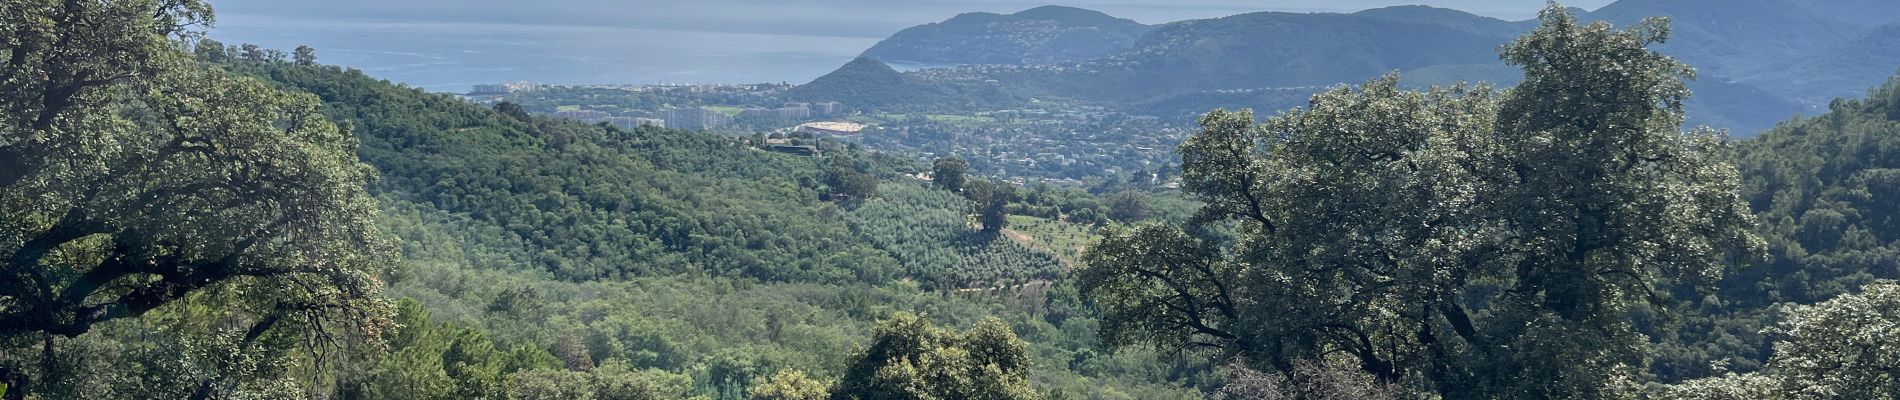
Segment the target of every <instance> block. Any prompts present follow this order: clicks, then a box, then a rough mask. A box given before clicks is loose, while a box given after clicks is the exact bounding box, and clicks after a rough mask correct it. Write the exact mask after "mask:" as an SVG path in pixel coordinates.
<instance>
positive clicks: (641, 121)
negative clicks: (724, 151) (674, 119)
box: [633, 118, 666, 128]
mask: <svg viewBox="0 0 1900 400" xmlns="http://www.w3.org/2000/svg"><path fill="white" fill-rule="evenodd" d="M633 125H634V126H635V127H641V126H651V127H654V128H665V127H666V120H664V119H659V118H634V119H633Z"/></svg>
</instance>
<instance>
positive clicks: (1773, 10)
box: [1587, 0, 1885, 87]
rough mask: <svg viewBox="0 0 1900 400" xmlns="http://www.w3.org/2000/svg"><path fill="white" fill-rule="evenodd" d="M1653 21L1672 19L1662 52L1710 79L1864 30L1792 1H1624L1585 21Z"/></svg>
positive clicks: (1622, 23)
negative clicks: (1656, 18)
mask: <svg viewBox="0 0 1900 400" xmlns="http://www.w3.org/2000/svg"><path fill="white" fill-rule="evenodd" d="M1650 17H1668V18H1669V26H1670V32H1671V35H1670V40H1669V42H1668V43H1665V44H1663V45H1661V46H1658V47H1657V49H1658V50H1661V51H1662V52H1663V53H1666V54H1669V55H1671V56H1674V57H1676V58H1677V59H1681V60H1683V61H1687V62H1689V63H1690V64H1691V65H1694V66H1695V67H1696V68H1698V69H1700V70H1702V71H1703V72H1704V73H1705V74H1707V75H1710V76H1734V75H1737V74H1738V73H1741V72H1744V71H1750V70H1755V69H1759V68H1763V67H1766V66H1768V65H1770V64H1774V63H1776V62H1777V61H1782V60H1792V59H1795V58H1797V57H1801V56H1803V55H1805V54H1807V53H1808V52H1810V51H1813V50H1814V49H1819V48H1826V47H1829V46H1832V45H1835V44H1838V43H1842V42H1846V41H1848V40H1853V39H1854V38H1855V37H1858V36H1860V35H1861V34H1862V33H1863V29H1864V28H1862V27H1859V26H1855V25H1852V24H1847V23H1842V22H1841V21H1839V20H1837V19H1834V18H1832V17H1829V16H1828V15H1823V14H1821V13H1818V12H1815V11H1813V9H1811V8H1809V7H1808V6H1805V5H1803V4H1801V3H1800V2H1797V1H1794V0H1724V1H1721V2H1706V1H1690V0H1621V1H1618V2H1616V3H1611V4H1610V5H1607V6H1604V7H1603V8H1601V9H1598V10H1596V11H1594V12H1591V13H1590V14H1589V15H1588V16H1587V18H1589V19H1591V20H1602V21H1610V22H1613V23H1615V24H1616V25H1618V26H1635V25H1636V24H1637V23H1640V22H1642V20H1643V19H1645V18H1650ZM1884 75H1885V74H1882V76H1881V78H1884V77H1885V76H1884ZM1863 87H1864V86H1863Z"/></svg>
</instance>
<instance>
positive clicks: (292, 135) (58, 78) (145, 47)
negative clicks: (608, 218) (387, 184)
mask: <svg viewBox="0 0 1900 400" xmlns="http://www.w3.org/2000/svg"><path fill="white" fill-rule="evenodd" d="M5 6H6V9H7V11H8V12H6V13H4V14H0V15H4V17H0V18H8V19H9V21H8V26H9V29H16V33H18V34H17V35H14V36H12V38H11V39H9V40H8V41H6V42H4V43H5V48H4V49H0V50H3V51H4V52H5V53H7V54H9V55H8V56H7V57H8V58H7V59H6V62H7V63H9V67H8V68H6V69H5V70H4V71H3V72H0V74H4V79H3V80H0V90H4V92H0V109H3V111H0V115H4V117H0V118H5V122H6V124H5V126H4V127H3V128H0V129H4V132H0V163H3V164H5V165H6V168H0V170H4V171H5V173H4V174H0V175H5V176H0V188H4V190H0V276H4V282H5V283H4V284H0V339H6V341H7V342H12V343H17V341H16V340H18V339H21V338H36V337H38V338H45V339H44V340H45V342H46V343H48V344H49V345H48V346H46V348H47V349H49V350H48V352H50V349H51V348H52V347H51V346H50V343H52V342H51V340H52V337H55V336H57V337H75V336H79V335H83V334H85V333H87V332H88V331H90V330H92V328H93V327H94V326H96V325H98V324H100V323H103V322H107V321H112V320H115V319H122V318H135V317H138V316H140V315H143V314H145V313H146V312H148V311H151V310H153V309H155V308H158V307H161V306H164V305H166V304H169V303H171V302H173V301H175V300H179V299H182V298H185V297H187V296H190V295H193V294H195V293H200V292H204V291H207V290H210V289H213V288H225V289H232V290H233V291H235V292H238V293H243V294H244V295H243V296H241V299H242V301H239V302H237V304H229V306H231V307H235V308H239V309H243V310H247V311H249V312H248V314H249V315H251V316H252V317H253V318H249V319H248V320H247V321H244V322H245V323H249V324H250V326H249V327H248V328H247V329H246V330H247V331H248V332H247V333H246V334H245V336H246V337H247V339H255V338H257V337H259V336H260V335H262V334H264V333H266V332H273V331H276V330H283V329H284V328H286V327H314V326H318V325H324V326H329V327H351V328H355V329H351V330H350V331H351V332H354V334H356V335H369V336H372V337H373V336H375V335H377V334H379V333H380V331H381V330H382V329H384V328H386V327H387V325H388V323H389V306H388V304H386V303H385V302H384V300H382V299H381V297H380V295H379V294H378V292H379V290H380V286H381V285H380V283H379V281H378V280H377V278H376V274H377V273H378V272H379V271H381V270H383V269H384V268H387V267H388V266H389V265H391V264H392V263H393V246H392V245H391V243H389V241H388V240H387V239H386V237H385V236H384V235H383V234H382V233H381V232H380V231H379V230H378V228H376V226H375V225H374V223H373V222H372V221H371V219H372V217H373V216H374V215H375V213H376V207H375V202H374V201H373V200H372V199H371V198H370V197H369V196H368V194H367V193H366V192H365V191H364V189H363V186H364V184H365V183H366V182H367V181H368V180H369V179H370V177H371V176H373V174H374V172H373V171H372V170H371V169H370V168H369V167H368V166H366V165H364V164H362V163H360V162H359V161H357V158H356V155H355V139H354V137H353V136H351V135H349V134H348V133H347V132H344V131H342V130H341V129H339V128H338V127H337V126H336V125H334V124H332V123H330V122H329V121H328V120H326V119H325V118H324V117H323V115H322V114H321V112H320V111H319V103H318V102H317V99H316V98H315V97H314V96H310V95H291V94H287V93H283V92H279V91H276V90H275V89H272V88H271V87H270V86H268V85H265V84H263V83H261V82H257V81H255V80H251V79H246V78H235V77H230V76H227V75H225V73H223V72H220V71H217V70H206V69H202V68H199V67H197V66H195V64H192V63H191V62H189V61H188V60H189V56H188V55H187V54H185V52H184V47H183V45H182V42H183V41H182V40H178V39H183V38H184V37H186V36H192V35H191V34H190V33H188V31H187V30H188V29H189V28H190V27H192V26H197V25H200V24H203V23H206V22H208V21H210V13H209V12H210V10H209V7H207V6H205V5H203V4H201V3H199V2H196V1H189V0H179V1H105V2H64V3H63V4H62V3H58V2H45V1H25V0H9V1H6V2H5ZM175 40H177V41H175ZM326 321H327V323H326ZM47 359H49V360H50V359H51V357H50V354H49V357H47ZM47 365H48V367H46V368H42V373H44V374H46V375H47V377H49V378H55V377H59V376H61V374H59V373H58V372H57V371H50V369H51V365H52V363H50V362H48V363H47ZM16 367H17V366H0V369H20V368H16ZM15 373H18V372H15ZM17 389H18V388H15V390H17Z"/></svg>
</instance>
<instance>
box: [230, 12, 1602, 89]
mask: <svg viewBox="0 0 1900 400" xmlns="http://www.w3.org/2000/svg"><path fill="white" fill-rule="evenodd" d="M1419 2H1424V3H1431V4H1433V5H1437V6H1442V7H1448V8H1459V9H1463V10H1466V11H1471V12H1477V13H1481V14H1486V15H1490V16H1494V17H1498V18H1505V19H1523V18H1528V17H1529V16H1530V15H1531V13H1532V12H1534V11H1535V10H1536V9H1537V8H1538V7H1541V6H1542V2H1537V1H1523V0H1434V1H1418V0H1414V1H1392V0H1356V1H1342V2H1338V4H1336V5H1335V7H1337V8H1336V9H1316V8H1312V7H1311V6H1304V7H1296V6H1289V5H1285V4H1279V3H1285V1H1237V0H1190V1H1183V2H1157V1H1154V0H1080V1H1071V2H1066V3H1061V2H1058V4H1065V5H1072V6H1077V7H1084V8H1089V9H1094V10H1099V11H1103V12H1107V13H1109V14H1111V15H1115V16H1117V17H1123V18H1130V19H1134V20H1137V21H1140V22H1143V23H1150V24H1154V23H1164V22H1170V21H1176V20H1182V19H1192V18H1211V17H1220V16H1226V15H1232V14H1238V13H1245V12H1253V11H1294V12H1344V11H1354V10H1359V9H1364V8H1371V7H1379V6H1386V5H1394V4H1409V3H1419ZM1048 3H1051V2H1048V1H1024V0H990V1H916V0H909V1H905V0H899V1H873V0H812V1H798V2H776V1H775V2H758V1H739V0H703V1H695V2H673V1H668V2H655V1H646V0H635V1H614V0H549V1H541V2H502V1H493V0H461V1H449V0H413V1H374V0H338V1H272V0H231V1H225V2H222V3H219V4H218V5H219V21H218V24H217V26H216V29H214V30H213V32H212V36H213V38H216V39H218V40H222V41H225V42H226V43H227V44H238V43H255V44H258V45H262V46H264V47H267V48H278V49H285V50H288V49H290V48H294V47H296V46H298V45H310V46H311V47H315V48H316V49H317V51H318V57H319V59H320V60H322V61H323V62H324V63H326V64H337V65H345V66H350V67H353V68H357V69H361V70H363V71H364V72H366V73H368V74H370V75H372V76H376V77H379V78H384V79H389V80H392V81H396V82H402V83H406V84H409V85H411V86H416V87H421V88H424V89H427V90H431V91H443V92H462V91H466V90H468V89H469V87H470V86H471V85H475V84H481V83H498V82H513V81H532V82H539V83H548V84H647V83H763V82H772V83H777V82H787V83H794V84H799V83H805V82H808V81H810V80H811V79H813V78H816V77H818V76H820V75H823V74H825V73H826V72H830V71H831V70H833V69H835V68H837V67H838V66H839V65H842V64H844V63H845V62H847V61H850V59H851V58H852V57H855V56H856V55H857V54H859V53H860V52H863V51H864V49H866V48H869V47H871V45H873V44H876V43H877V41H879V40H882V39H883V38H885V37H887V36H889V35H890V34H892V33H895V32H897V31H899V30H902V29H903V28H905V27H909V26H913V25H918V24H924V23H930V22H936V21H941V20H943V19H946V18H949V17H951V16H954V15H956V14H958V13H963V12H973V11H989V12H998V13H1009V12H1015V11H1019V10H1023V9H1027V8H1032V7H1035V6H1039V5H1043V4H1048ZM1595 3H1607V1H1604V0H1597V1H1572V2H1568V3H1566V4H1570V5H1574V6H1582V7H1589V8H1594V7H1596V6H1601V5H1602V4H1595ZM661 15H664V16H665V17H664V18H662V17H659V16H661Z"/></svg>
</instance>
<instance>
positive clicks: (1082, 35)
mask: <svg viewBox="0 0 1900 400" xmlns="http://www.w3.org/2000/svg"><path fill="white" fill-rule="evenodd" d="M1147 31H1148V26H1147V25H1142V24H1141V23H1137V22H1135V21H1132V20H1128V19H1123V18H1115V17H1112V16H1109V15H1108V14H1103V13H1101V12H1097V11H1093V10H1084V9H1080V8H1074V7H1062V6H1043V7H1037V8H1033V9H1028V10H1023V11H1022V12H1018V13H1015V14H1008V15H1002V14H992V13H968V14H962V15H958V16H956V17H955V18H950V19H949V20H945V21H943V22H940V23H934V24H926V25H920V26H915V27H911V28H909V29H905V30H903V31H901V32H898V33H897V34H895V35H891V37H890V38H888V39H885V40H884V41H881V42H878V43H877V45H875V46H872V47H871V48H870V49H869V50H865V51H864V55H863V56H864V57H866V58H872V59H877V60H882V61H886V62H910V63H922V64H948V65H958V64H1056V63H1070V62H1077V61H1085V60H1090V59H1094V58H1096V57H1101V56H1104V55H1108V54H1112V53H1115V52H1119V51H1122V50H1125V49H1127V48H1129V47H1130V46H1133V45H1134V43H1135V40H1136V39H1138V38H1140V37H1141V35H1142V34H1143V33H1146V32H1147Z"/></svg>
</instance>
